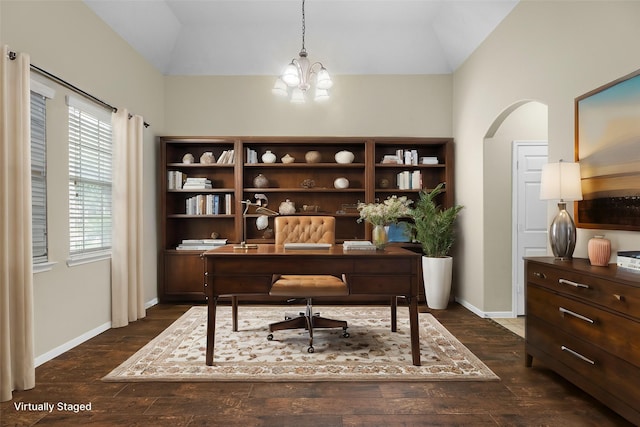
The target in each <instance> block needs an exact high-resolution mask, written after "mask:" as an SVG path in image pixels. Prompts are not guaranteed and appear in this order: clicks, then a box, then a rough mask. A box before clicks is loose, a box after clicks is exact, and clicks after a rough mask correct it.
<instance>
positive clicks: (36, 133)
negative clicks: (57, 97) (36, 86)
mask: <svg viewBox="0 0 640 427" xmlns="http://www.w3.org/2000/svg"><path fill="white" fill-rule="evenodd" d="M45 103H46V98H45V97H44V96H42V95H40V94H39V93H36V92H31V210H32V217H31V221H32V227H33V233H32V234H33V237H32V243H33V263H34V264H42V263H46V262H47V261H48V256H47V145H46V105H45Z"/></svg>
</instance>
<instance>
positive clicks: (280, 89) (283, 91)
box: [271, 79, 289, 96]
mask: <svg viewBox="0 0 640 427" xmlns="http://www.w3.org/2000/svg"><path fill="white" fill-rule="evenodd" d="M271 92H272V93H273V94H274V95H278V96H288V95H289V91H288V90H287V85H286V83H285V82H283V81H282V79H278V80H276V83H275V84H274V85H273V89H271Z"/></svg>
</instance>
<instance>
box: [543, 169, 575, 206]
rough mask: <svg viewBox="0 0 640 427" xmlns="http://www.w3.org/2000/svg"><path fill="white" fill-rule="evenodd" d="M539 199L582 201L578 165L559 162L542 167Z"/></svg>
mask: <svg viewBox="0 0 640 427" xmlns="http://www.w3.org/2000/svg"><path fill="white" fill-rule="evenodd" d="M540 199H542V200H564V201H566V200H582V185H581V182H580V164H578V163H569V162H563V161H560V162H557V163H547V164H546V165H543V166H542V176H541V179H540Z"/></svg>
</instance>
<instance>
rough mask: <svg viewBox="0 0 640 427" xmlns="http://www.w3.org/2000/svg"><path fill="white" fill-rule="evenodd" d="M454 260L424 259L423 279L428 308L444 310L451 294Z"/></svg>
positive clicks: (448, 258) (446, 258) (424, 257)
mask: <svg viewBox="0 0 640 427" xmlns="http://www.w3.org/2000/svg"><path fill="white" fill-rule="evenodd" d="M452 269H453V258H451V257H444V258H428V257H426V256H423V257H422V277H423V279H424V293H425V296H426V298H427V306H429V308H433V309H436V310H444V309H446V308H447V304H448V303H449V295H450V294H451V271H452Z"/></svg>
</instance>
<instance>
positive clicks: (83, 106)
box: [67, 96, 112, 257]
mask: <svg viewBox="0 0 640 427" xmlns="http://www.w3.org/2000/svg"><path fill="white" fill-rule="evenodd" d="M67 104H68V105H69V245H70V247H69V252H70V255H71V256H72V257H73V256H74V255H76V256H77V255H84V254H90V253H92V252H96V251H104V250H108V249H110V248H111V215H112V211H111V183H112V174H111V163H112V161H111V145H112V142H111V115H110V113H109V112H107V111H106V110H103V109H101V108H99V107H97V106H95V105H93V104H89V103H87V102H84V101H82V100H80V99H77V98H74V97H70V96H69V97H67Z"/></svg>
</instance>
